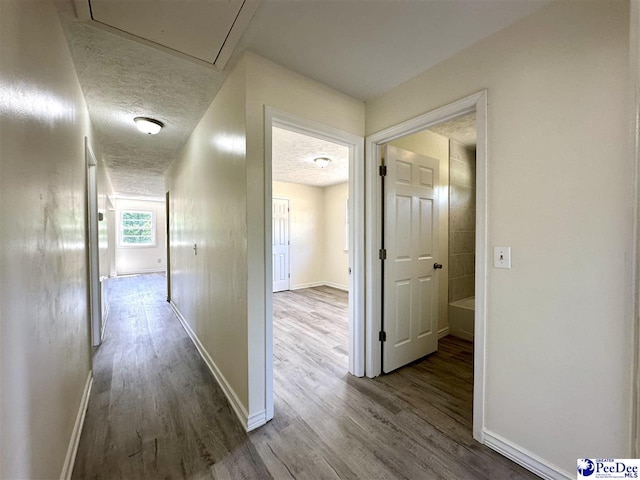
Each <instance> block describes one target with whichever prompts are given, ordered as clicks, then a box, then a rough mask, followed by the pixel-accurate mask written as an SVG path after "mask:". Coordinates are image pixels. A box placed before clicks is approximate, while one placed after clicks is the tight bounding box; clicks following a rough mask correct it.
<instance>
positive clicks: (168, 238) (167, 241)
mask: <svg viewBox="0 0 640 480" xmlns="http://www.w3.org/2000/svg"><path fill="white" fill-rule="evenodd" d="M170 200H171V196H170V193H169V191H167V193H165V197H164V214H165V216H164V217H165V218H164V223H165V233H166V236H165V245H166V246H167V248H166V250H167V253H166V255H167V272H166V275H167V302H170V301H171V235H170V225H171V224H170V223H169V214H170V203H171V202H170Z"/></svg>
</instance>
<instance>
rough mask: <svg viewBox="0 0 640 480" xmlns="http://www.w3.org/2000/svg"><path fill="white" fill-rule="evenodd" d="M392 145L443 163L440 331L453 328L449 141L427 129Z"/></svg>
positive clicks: (439, 183) (441, 166)
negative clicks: (450, 300) (450, 324)
mask: <svg viewBox="0 0 640 480" xmlns="http://www.w3.org/2000/svg"><path fill="white" fill-rule="evenodd" d="M389 145H393V146H395V147H399V148H403V149H405V150H409V151H410V152H415V153H419V154H420V155H426V156H427V157H431V158H435V159H438V160H439V161H440V163H439V166H440V177H439V180H438V254H437V255H438V257H437V262H438V263H441V264H442V270H440V271H439V272H438V273H437V275H438V332H443V334H444V333H445V332H446V331H447V329H448V328H449V297H448V290H449V288H448V287H449V282H448V275H449V140H448V139H447V138H445V137H443V136H441V135H438V134H437V133H433V132H430V131H428V130H425V131H423V132H418V133H414V134H413V135H407V136H406V137H402V138H399V139H397V140H394V141H393V142H390V143H389Z"/></svg>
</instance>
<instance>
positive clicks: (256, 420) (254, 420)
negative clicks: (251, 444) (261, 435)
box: [247, 410, 267, 432]
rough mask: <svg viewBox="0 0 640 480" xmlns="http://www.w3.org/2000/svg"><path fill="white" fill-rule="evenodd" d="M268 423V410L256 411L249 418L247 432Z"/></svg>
mask: <svg viewBox="0 0 640 480" xmlns="http://www.w3.org/2000/svg"><path fill="white" fill-rule="evenodd" d="M265 423H267V412H266V410H262V411H261V412H258V413H254V414H253V415H251V416H250V417H249V418H248V419H247V432H250V431H251V430H255V429H256V428H258V427H261V426H262V425H264V424H265Z"/></svg>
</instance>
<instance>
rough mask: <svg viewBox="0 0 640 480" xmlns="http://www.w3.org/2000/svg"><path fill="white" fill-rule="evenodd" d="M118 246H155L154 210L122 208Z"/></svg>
mask: <svg viewBox="0 0 640 480" xmlns="http://www.w3.org/2000/svg"><path fill="white" fill-rule="evenodd" d="M120 246H122V247H155V246H156V217H155V212H152V211H144V210H123V211H122V212H120Z"/></svg>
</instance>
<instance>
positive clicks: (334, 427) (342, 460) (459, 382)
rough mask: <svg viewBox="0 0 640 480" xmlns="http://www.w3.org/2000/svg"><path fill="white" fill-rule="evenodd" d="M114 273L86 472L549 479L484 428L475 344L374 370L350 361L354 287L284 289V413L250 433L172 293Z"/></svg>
mask: <svg viewBox="0 0 640 480" xmlns="http://www.w3.org/2000/svg"><path fill="white" fill-rule="evenodd" d="M165 281H166V277H165V276H164V275H163V274H150V275H138V276H132V277H122V278H116V279H112V280H110V287H109V288H110V296H109V298H110V301H111V304H110V309H111V311H110V315H109V320H108V324H107V328H106V334H105V339H104V343H103V344H102V346H101V347H100V348H99V349H98V351H97V353H96V355H95V359H94V385H93V389H92V392H91V399H90V403H89V408H88V412H87V417H86V420H85V424H84V429H83V432H82V437H81V440H80V448H79V451H78V455H77V459H76V465H75V468H74V471H73V478H76V479H85V478H87V479H88V478H91V479H114V478H125V479H137V478H189V479H195V478H198V479H199V478H229V479H266V478H275V479H284V478H296V479H318V478H332V479H336V478H343V479H347V478H350V479H356V478H371V479H382V478H385V479H387V478H388V479H396V478H409V479H430V478H446V479H452V480H454V479H455V480H459V479H469V480H475V479H495V478H512V479H528V478H536V477H535V476H534V475H533V474H531V473H529V472H527V471H526V470H524V469H522V468H521V467H519V466H518V465H516V464H514V463H512V462H511V461H509V460H508V459H506V458H504V457H502V456H500V455H498V454H497V453H495V452H493V451H492V450H490V449H489V448H487V447H485V446H482V445H480V444H478V443H477V442H475V441H474V440H473V439H472V438H471V414H470V412H471V399H472V395H471V393H472V389H471V378H472V370H471V358H472V355H471V344H470V343H469V342H466V341H461V340H457V339H455V338H452V337H448V338H445V339H443V340H442V341H441V349H440V352H438V353H437V354H434V355H432V356H430V357H428V359H426V360H423V361H422V362H418V363H415V364H412V365H410V366H408V367H406V368H403V369H400V370H398V371H397V372H394V373H393V374H390V375H386V376H382V377H379V378H376V379H374V380H371V379H367V378H362V379H361V378H355V377H352V376H350V375H348V374H347V373H346V370H347V368H346V364H347V356H346V342H347V325H346V315H347V296H346V293H344V292H341V291H339V290H336V289H332V288H328V287H318V288H310V289H305V290H299V291H293V292H282V293H280V294H277V295H275V296H274V343H275V344H274V355H275V362H274V363H275V368H274V382H275V385H274V390H275V410H276V411H275V418H274V420H273V421H271V422H270V423H269V424H267V425H266V426H264V427H262V428H259V429H258V430H256V431H254V432H251V433H250V434H247V433H245V432H244V431H243V430H242V428H241V426H240V425H239V424H238V422H237V419H236V416H235V415H234V413H233V411H232V410H231V409H230V407H229V405H228V403H227V401H226V399H225V397H224V394H223V393H222V390H221V389H220V388H219V387H218V386H217V384H216V383H215V381H214V380H213V377H212V376H211V374H210V372H209V371H208V369H207V367H206V366H205V364H204V362H203V361H202V360H201V358H200V357H199V355H198V352H197V350H196V348H195V347H194V345H193V344H192V342H191V340H190V339H189V337H188V336H187V335H186V333H185V332H184V330H183V328H182V326H181V325H180V323H179V321H178V320H177V319H176V317H175V315H174V313H173V311H172V310H171V309H170V308H169V305H168V304H167V302H166V301H165V297H164V292H165Z"/></svg>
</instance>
